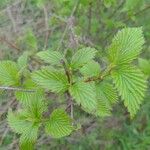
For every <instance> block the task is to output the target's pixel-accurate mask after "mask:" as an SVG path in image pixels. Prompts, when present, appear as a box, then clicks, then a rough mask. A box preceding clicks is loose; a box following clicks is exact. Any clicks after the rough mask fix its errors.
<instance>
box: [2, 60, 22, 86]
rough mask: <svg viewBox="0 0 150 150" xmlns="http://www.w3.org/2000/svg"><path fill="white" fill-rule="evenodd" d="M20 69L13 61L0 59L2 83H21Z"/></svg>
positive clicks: (8, 84)
mask: <svg viewBox="0 0 150 150" xmlns="http://www.w3.org/2000/svg"><path fill="white" fill-rule="evenodd" d="M18 72H19V70H18V67H17V64H16V63H15V62H13V61H9V60H8V61H0V83H1V84H2V85H6V86H11V85H18V84H19V73H18Z"/></svg>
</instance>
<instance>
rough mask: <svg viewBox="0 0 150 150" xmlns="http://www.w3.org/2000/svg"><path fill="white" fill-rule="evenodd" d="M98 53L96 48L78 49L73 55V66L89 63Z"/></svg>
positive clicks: (78, 66)
mask: <svg viewBox="0 0 150 150" xmlns="http://www.w3.org/2000/svg"><path fill="white" fill-rule="evenodd" d="M95 54H96V50H95V49H94V48H90V47H87V48H82V49H80V50H78V51H77V52H76V53H75V54H74V55H73V57H72V61H71V67H72V68H73V69H78V68H80V67H82V66H83V65H85V64H87V63H88V62H89V61H91V60H92V59H93V58H94V57H95Z"/></svg>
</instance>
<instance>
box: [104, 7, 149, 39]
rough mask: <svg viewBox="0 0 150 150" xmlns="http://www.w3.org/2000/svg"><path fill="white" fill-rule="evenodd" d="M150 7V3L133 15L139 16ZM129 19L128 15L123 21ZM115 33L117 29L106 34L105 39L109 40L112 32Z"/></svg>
mask: <svg viewBox="0 0 150 150" xmlns="http://www.w3.org/2000/svg"><path fill="white" fill-rule="evenodd" d="M149 8H150V5H148V6H146V7H145V8H143V9H142V10H140V11H138V12H136V13H134V14H133V16H137V15H139V14H141V13H143V12H144V11H146V10H148V9H149ZM129 20H130V18H129V17H128V18H126V19H125V20H123V22H127V21H129ZM114 33H115V31H113V32H112V33H108V35H106V37H105V38H104V40H103V41H106V40H107V39H108V38H109V37H110V36H111V35H112V34H114Z"/></svg>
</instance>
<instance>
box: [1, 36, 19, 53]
mask: <svg viewBox="0 0 150 150" xmlns="http://www.w3.org/2000/svg"><path fill="white" fill-rule="evenodd" d="M0 42H5V43H6V44H7V45H8V46H9V47H10V48H13V49H16V50H17V51H21V49H20V48H19V47H17V46H16V45H15V44H14V43H11V42H10V41H8V40H7V39H6V38H5V37H0Z"/></svg>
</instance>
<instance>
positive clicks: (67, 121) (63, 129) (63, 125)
mask: <svg viewBox="0 0 150 150" xmlns="http://www.w3.org/2000/svg"><path fill="white" fill-rule="evenodd" d="M73 129H74V127H73V126H72V120H71V118H70V117H69V116H68V115H67V114H66V112H65V111H64V110H62V109H55V110H54V111H53V112H52V113H51V115H50V118H49V120H48V121H47V123H46V126H45V130H46V133H47V134H49V135H51V136H52V137H54V138H60V137H64V136H67V135H70V134H71V132H72V131H73Z"/></svg>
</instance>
